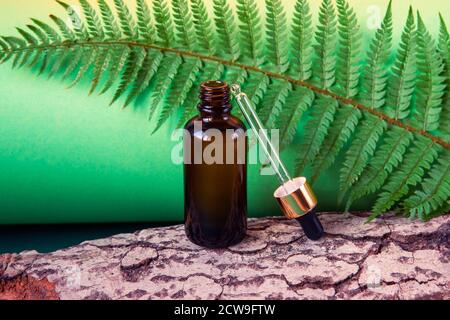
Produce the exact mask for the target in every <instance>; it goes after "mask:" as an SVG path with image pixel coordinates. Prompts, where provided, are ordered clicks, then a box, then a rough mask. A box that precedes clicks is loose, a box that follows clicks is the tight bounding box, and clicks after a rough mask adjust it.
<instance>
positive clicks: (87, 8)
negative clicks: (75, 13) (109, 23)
mask: <svg viewBox="0 0 450 320" xmlns="http://www.w3.org/2000/svg"><path fill="white" fill-rule="evenodd" d="M79 2H80V5H81V7H82V8H83V12H84V17H85V19H86V23H87V27H88V31H89V36H90V37H91V38H92V39H103V37H104V34H103V28H102V24H101V22H100V19H99V17H98V15H97V12H95V10H94V8H92V6H91V5H90V4H89V2H88V1H87V0H79Z"/></svg>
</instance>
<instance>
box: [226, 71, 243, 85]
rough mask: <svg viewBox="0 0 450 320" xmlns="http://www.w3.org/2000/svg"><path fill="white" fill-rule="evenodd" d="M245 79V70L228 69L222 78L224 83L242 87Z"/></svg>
mask: <svg viewBox="0 0 450 320" xmlns="http://www.w3.org/2000/svg"><path fill="white" fill-rule="evenodd" d="M247 78H248V73H247V71H246V70H244V69H240V68H228V69H227V70H226V73H225V76H224V81H225V82H227V83H231V84H234V83H237V84H239V85H241V86H242V85H243V84H244V83H245V81H246V80H247Z"/></svg>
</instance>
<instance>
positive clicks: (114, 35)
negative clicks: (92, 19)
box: [97, 0, 121, 39]
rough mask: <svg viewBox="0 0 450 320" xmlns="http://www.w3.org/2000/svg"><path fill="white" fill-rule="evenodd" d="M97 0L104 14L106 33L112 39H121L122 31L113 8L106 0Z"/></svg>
mask: <svg viewBox="0 0 450 320" xmlns="http://www.w3.org/2000/svg"><path fill="white" fill-rule="evenodd" d="M97 1H98V7H99V8H100V13H101V15H102V21H103V28H104V30H105V35H106V36H107V37H108V38H110V39H119V38H120V37H121V32H120V29H119V26H118V24H117V21H116V18H115V16H114V14H113V13H112V10H111V8H110V7H109V6H108V4H107V3H106V1H105V0H97Z"/></svg>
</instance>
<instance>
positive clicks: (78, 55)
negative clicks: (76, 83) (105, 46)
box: [62, 46, 85, 80]
mask: <svg viewBox="0 0 450 320" xmlns="http://www.w3.org/2000/svg"><path fill="white" fill-rule="evenodd" d="M84 54H85V48H83V47H81V46H76V47H74V55H73V57H72V58H71V59H70V60H69V64H68V66H67V67H66V71H65V72H64V75H63V76H62V80H65V79H66V78H67V77H68V76H70V75H71V74H72V72H74V71H75V70H76V69H77V68H78V66H79V64H80V62H81V60H82V59H83V56H84Z"/></svg>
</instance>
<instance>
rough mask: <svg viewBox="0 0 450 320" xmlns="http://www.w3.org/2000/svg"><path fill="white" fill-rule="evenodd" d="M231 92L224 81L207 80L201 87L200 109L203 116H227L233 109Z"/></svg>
mask: <svg viewBox="0 0 450 320" xmlns="http://www.w3.org/2000/svg"><path fill="white" fill-rule="evenodd" d="M232 108H233V107H232V105H231V92H230V87H229V86H228V84H226V83H225V82H222V81H207V82H204V83H202V85H201V88H200V104H199V105H198V109H199V111H200V114H201V116H202V117H226V116H229V115H230V113H231V110H232Z"/></svg>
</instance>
